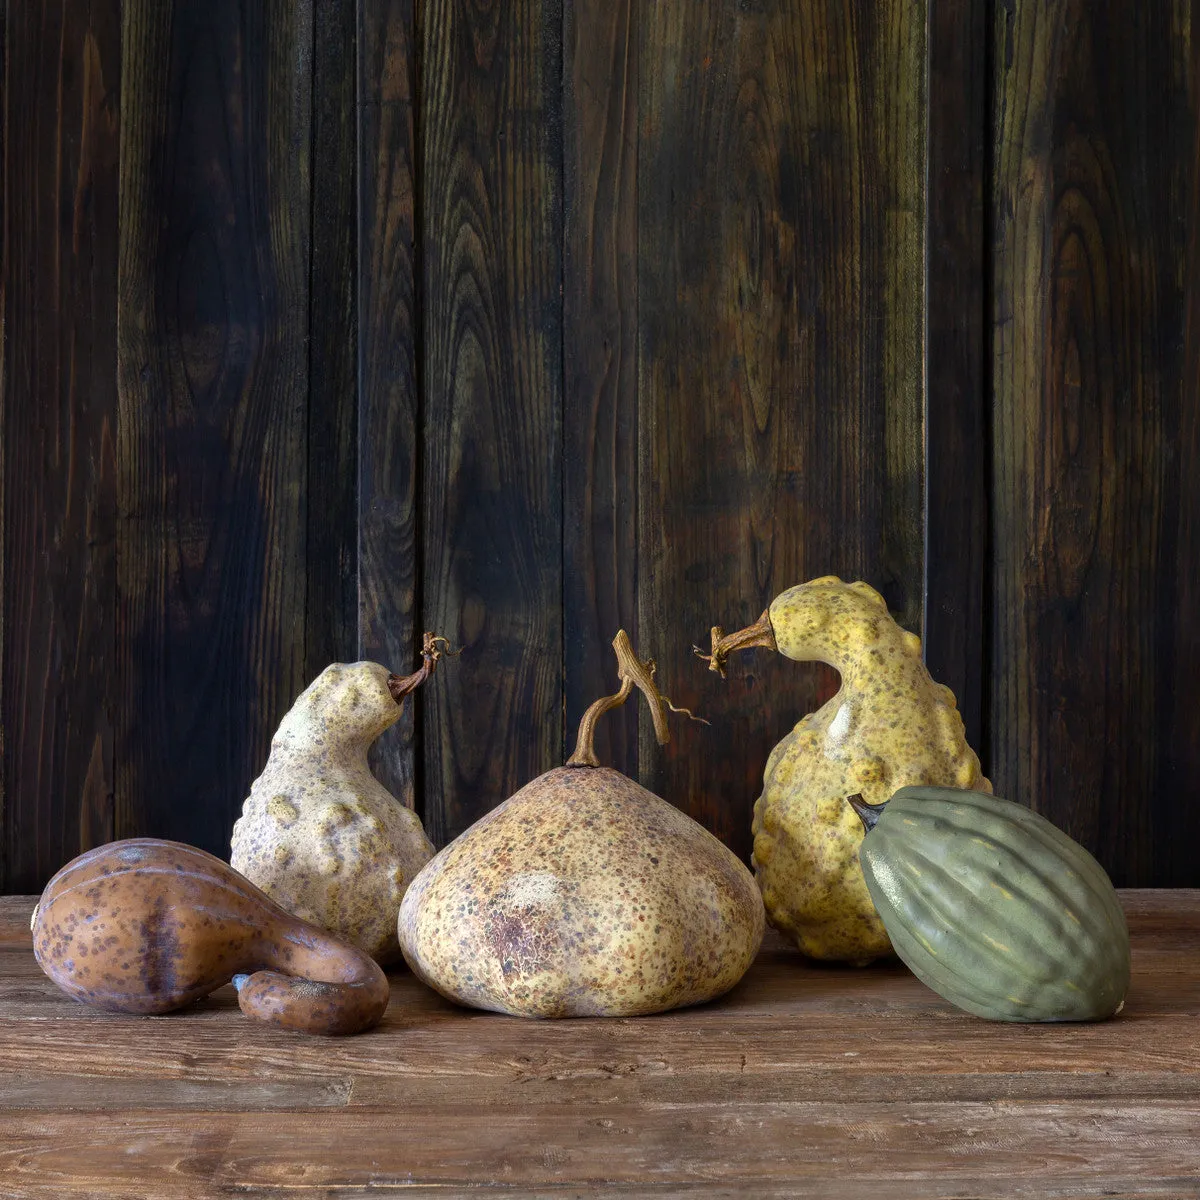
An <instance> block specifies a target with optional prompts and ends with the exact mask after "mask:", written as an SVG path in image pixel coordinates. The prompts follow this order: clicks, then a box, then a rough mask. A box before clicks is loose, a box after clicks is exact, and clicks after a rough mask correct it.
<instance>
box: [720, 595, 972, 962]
mask: <svg viewBox="0 0 1200 1200" xmlns="http://www.w3.org/2000/svg"><path fill="white" fill-rule="evenodd" d="M751 646H766V647H769V648H770V649H772V650H778V651H779V652H780V653H781V654H785V655H787V657H788V658H793V659H796V660H798V661H800V662H813V661H816V662H824V663H829V664H830V665H831V666H833V667H835V668H836V669H837V670H838V671H839V672H840V674H841V677H842V686H841V688H840V689H839V691H838V692H837V694H836V695H835V696H833V698H832V699H830V700H829V701H828V702H827V703H826V704H824V705H822V706H821V708H820V709H818V710H817V711H816V712H815V713H809V714H808V715H807V716H806V717H804V718H803V719H802V720H801V721H800V722H799V724H797V725H796V727H795V729H793V730H792V732H791V733H789V734H788V735H787V736H786V737H785V738H784V739H783V741H781V742H780V743H779V744H778V745H777V746H776V747H775V749H774V750H772V751H771V755H770V758H769V759H768V760H767V766H766V771H765V773H764V776H763V790H762V795H761V796H760V797H759V799H758V802H757V803H756V804H755V806H754V827H753V828H754V859H753V861H754V867H755V872H756V874H757V877H758V881H759V885H760V887H761V888H762V892H763V900H764V901H765V903H766V908H767V916H768V917H769V919H770V921H771V923H772V924H773V925H775V926H776V927H777V928H779V929H781V930H782V931H784V932H785V933H787V934H788V935H790V936H791V937H793V938H794V939H795V941H796V944H797V945H798V946H799V947H800V949H801V950H802V951H803V952H804V953H805V954H807V955H809V956H810V957H812V958H819V959H833V960H839V961H845V962H853V963H859V964H863V963H867V962H870V961H871V960H872V959H875V958H879V957H881V956H884V955H888V954H890V953H892V947H891V943H890V942H889V940H888V936H887V931H886V930H885V929H884V927H883V922H882V921H881V920H880V919H879V915H878V913H876V911H875V906H874V905H873V904H872V902H871V897H870V895H869V894H868V892H867V885H866V883H865V881H864V880H863V874H862V868H861V866H860V865H859V861H858V849H859V846H860V845H861V843H862V838H863V829H862V825H861V823H860V822H859V820H858V818H857V817H856V816H855V815H854V812H853V811H852V810H851V809H850V807H849V806H848V805H847V804H846V797H847V796H848V795H853V794H861V795H862V796H863V797H864V798H865V799H866V800H867V801H868V802H869V803H875V804H881V803H883V802H884V801H885V800H887V798H888V797H889V796H891V795H892V793H893V792H895V791H897V790H898V789H900V788H902V787H907V786H909V785H912V784H936V785H941V786H946V787H958V788H973V789H975V790H977V791H989V792H990V791H991V786H992V785H991V784H990V783H989V782H988V781H987V780H986V779H984V778H983V776H982V775H981V773H980V769H979V759H978V758H977V757H976V755H975V752H974V751H973V750H972V749H971V748H970V746H968V745H967V742H966V737H965V734H964V730H963V723H962V718H961V716H960V715H959V713H958V708H957V706H956V703H955V699H954V693H953V692H951V690H950V689H949V688H948V687H944V686H942V685H941V684H938V683H935V682H934V681H933V679H931V678H930V675H929V672H928V671H927V670H926V668H925V664H924V662H922V660H921V640H920V638H918V637H917V635H916V634H914V633H909V632H907V631H906V630H904V629H902V628H901V627H900V626H899V625H897V624H896V622H895V621H894V620H892V618H891V616H890V615H889V613H888V611H887V605H886V604H885V603H884V600H883V597H882V596H880V595H879V593H878V592H877V591H875V589H874V588H872V587H870V586H869V585H868V584H866V583H843V582H842V581H841V580H840V579H838V578H837V577H836V576H832V575H829V576H825V577H824V578H821V579H814V580H812V581H811V582H809V583H802V584H799V585H798V586H796V587H793V588H789V589H788V590H787V591H786V592H783V593H781V594H780V595H779V596H777V597H776V598H775V599H774V601H772V603H771V607H770V608H769V609H768V610H767V611H766V612H765V613H763V615H762V616H761V617H760V618H759V619H758V621H757V622H756V623H755V624H754V625H751V626H750V627H749V628H747V629H743V630H740V631H739V632H737V633H732V634H728V635H727V634H725V633H723V632H722V630H721V629H720V628H719V627H714V629H713V631H712V653H711V655H710V656H708V657H709V665H710V667H711V669H712V670H714V671H719V672H720V673H721V674H722V675H724V673H725V670H724V668H725V661H726V658H727V657H728V655H729V654H730V653H731V652H732V651H736V650H741V649H746V648H748V647H751Z"/></svg>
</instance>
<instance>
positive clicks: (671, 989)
mask: <svg viewBox="0 0 1200 1200" xmlns="http://www.w3.org/2000/svg"><path fill="white" fill-rule="evenodd" d="M613 645H614V648H615V649H616V651H617V659H618V662H619V664H620V675H621V689H620V691H618V692H617V694H616V695H615V696H609V697H606V698H604V699H602V700H598V701H596V703H595V704H593V705H592V707H591V708H590V709H588V711H587V713H585V714H584V718H583V721H582V723H581V725H580V730H579V742H578V745H577V747H576V750H575V753H574V754H573V755H572V756H571V758H570V760H569V761H568V764H567V765H566V766H564V767H559V768H558V769H556V770H553V771H549V772H547V773H546V774H545V775H541V776H539V777H538V778H537V779H535V780H533V781H532V782H531V783H528V784H526V786H525V787H523V788H522V789H521V790H520V791H519V792H517V793H516V794H515V795H514V796H512V797H511V798H510V799H508V800H506V801H505V802H504V803H503V804H501V805H500V806H499V807H498V808H496V809H494V810H493V811H492V812H490V813H489V814H488V815H487V816H485V817H484V818H483V819H482V820H480V821H478V822H477V823H476V824H475V825H473V826H472V827H471V828H470V829H468V830H467V831H466V832H465V833H464V834H462V835H461V836H460V837H459V838H457V839H456V840H455V841H454V842H452V843H451V844H450V845H449V846H447V847H446V848H445V849H444V850H442V851H441V853H439V854H438V855H437V856H436V857H435V858H434V859H433V860H432V861H431V862H430V863H429V864H428V865H427V866H425V867H424V868H423V869H422V871H421V873H420V874H419V875H418V876H417V878H416V880H415V881H414V882H413V884H412V887H410V888H409V890H408V894H407V895H406V896H405V897H404V903H403V904H402V905H401V908H400V923H399V930H400V945H401V947H402V948H403V950H404V956H405V958H406V959H407V960H408V963H409V965H410V966H411V967H412V969H413V971H414V972H415V973H416V974H417V976H418V977H419V978H420V979H422V980H424V981H425V982H426V983H427V984H429V985H430V986H431V987H433V988H434V989H435V990H437V991H438V992H440V993H441V994H442V995H443V996H446V997H448V998H449V999H451V1000H455V1001H457V1002H458V1003H460V1004H465V1005H469V1006H472V1007H474V1008H484V1009H490V1010H492V1011H495V1012H504V1013H512V1014H515V1015H519V1016H531V1017H575V1016H633V1015H637V1014H642V1013H653V1012H660V1011H662V1010H664V1009H669V1008H678V1007H681V1006H683V1005H688V1004H698V1003H700V1002H702V1001H705V1000H711V999H713V998H714V997H715V996H719V995H721V994H722V993H723V992H725V991H728V989H729V988H731V987H733V985H734V984H735V983H737V982H738V980H739V979H741V977H742V975H743V974H744V973H745V971H746V969H747V967H749V965H750V963H751V962H752V961H753V959H754V956H755V954H756V953H757V952H758V948H759V944H760V943H761V941H762V934H763V926H764V923H765V919H764V914H763V907H762V899H761V897H760V895H759V892H758V888H757V887H756V886H755V883H754V879H753V877H752V876H751V874H750V872H749V871H748V870H747V869H746V868H745V867H744V866H743V865H742V863H741V862H740V861H739V860H738V859H737V857H736V856H735V855H734V854H733V853H732V852H731V851H730V850H729V849H727V848H726V847H725V846H724V845H722V844H721V842H719V841H718V840H717V839H716V838H715V837H713V836H712V834H710V833H709V832H708V831H707V830H706V829H704V828H703V827H702V826H700V825H698V824H697V823H696V822H695V821H693V820H692V819H691V818H690V817H688V816H686V815H685V814H684V813H682V812H680V811H679V809H677V808H674V807H673V806H672V805H670V804H668V803H666V801H664V800H661V799H659V797H658V796H655V795H654V794H653V793H652V792H649V791H647V790H646V789H645V788H643V787H641V786H639V785H638V784H637V783H635V782H634V781H633V780H632V779H629V778H627V777H626V776H624V775H622V774H620V773H619V772H618V771H614V770H611V769H609V768H607V767H602V766H599V765H598V763H597V760H596V756H595V754H594V752H593V750H592V731H593V728H594V726H595V722H596V720H597V718H598V717H599V716H600V715H601V714H602V713H604V712H606V711H608V710H609V709H610V708H614V707H616V706H617V705H618V704H621V703H623V702H624V700H625V698H626V697H627V696H628V695H629V693H630V691H631V690H632V688H633V687H634V686H635V685H636V686H637V687H639V688H640V689H641V690H642V691H643V692H645V694H646V696H647V698H648V699H649V700H650V702H651V706H652V711H653V713H654V725H655V731H656V733H657V735H658V740H659V742H660V743H662V742H665V741H666V740H667V724H666V709H667V707H668V702H667V701H666V700H665V699H664V697H662V696H661V695H660V693H659V691H658V689H657V687H656V686H655V684H654V681H653V672H654V664H653V663H651V662H642V661H640V660H638V658H637V657H636V656H635V655H634V653H633V649H632V647H631V646H630V644H629V639H628V637H627V636H626V635H625V633H624V631H622V632H621V633H619V634H618V635H617V638H616V640H615V641H614V643H613ZM677 711H678V710H677Z"/></svg>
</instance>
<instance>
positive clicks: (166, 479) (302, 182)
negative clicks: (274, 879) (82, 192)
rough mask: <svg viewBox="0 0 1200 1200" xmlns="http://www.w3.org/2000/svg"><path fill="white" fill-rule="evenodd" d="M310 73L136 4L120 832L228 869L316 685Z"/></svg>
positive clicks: (240, 38)
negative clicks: (257, 791)
mask: <svg viewBox="0 0 1200 1200" xmlns="http://www.w3.org/2000/svg"><path fill="white" fill-rule="evenodd" d="M311 52H312V8H311V4H309V3H308V2H307V0H303V2H301V3H299V4H293V3H284V2H283V0H268V2H267V3H264V4H261V5H252V6H242V5H239V4H235V3H233V2H232V0H218V2H216V3H210V4H205V5H198V4H192V3H187V2H185V0H176V2H164V0H130V2H128V3H126V4H125V5H124V43H123V61H124V63H125V64H126V71H125V74H124V78H123V82H122V111H123V113H124V114H125V116H126V119H125V120H124V121H123V124H122V127H121V196H120V201H121V236H120V255H121V259H120V307H119V312H118V339H119V341H118V345H119V380H120V396H121V407H120V425H119V437H118V443H117V468H118V472H117V473H118V486H119V504H120V527H119V537H120V546H121V550H120V554H119V558H118V589H119V607H118V629H117V646H118V653H119V661H118V664H117V672H118V677H119V678H120V680H121V707H120V710H119V718H118V720H119V724H118V739H119V740H118V745H117V754H116V760H117V831H118V832H119V833H127V834H132V833H138V834H142V835H151V836H153V835H164V834H170V835H171V836H172V837H174V838H176V839H178V840H181V841H186V842H190V843H192V844H194V845H198V846H201V847H203V848H205V849H208V850H211V851H213V852H215V853H217V854H221V855H223V854H225V853H227V851H228V839H229V831H230V828H231V827H232V824H233V821H234V818H235V817H236V816H237V815H238V813H239V812H240V809H241V801H242V799H243V797H244V796H245V795H246V794H247V792H248V791H249V787H250V783H251V781H252V780H253V779H254V777H255V776H256V775H257V774H258V773H259V772H260V771H261V769H262V766H263V764H264V763H265V761H266V757H267V751H268V748H269V743H270V739H271V735H272V733H273V732H274V729H275V727H276V725H277V724H278V722H279V719H280V718H281V717H282V715H283V713H284V712H285V711H286V710H287V708H288V707H289V706H290V704H291V702H292V700H293V699H294V697H295V695H296V693H297V692H298V691H299V690H300V688H301V687H302V686H303V683H304V670H305V646H304V619H305V597H306V565H305V555H306V536H307V528H306V509H305V502H306V495H307V493H306V477H307V471H308V450H307V446H306V442H305V430H306V422H307V395H308V387H307V370H308V355H307V332H308V314H309V286H308V285H309V266H310V264H309V216H310V214H309V198H310V190H309V184H310V172H309V158H310V148H311V128H312V126H311V117H312V114H311V107H312V104H311V79H312V71H311Z"/></svg>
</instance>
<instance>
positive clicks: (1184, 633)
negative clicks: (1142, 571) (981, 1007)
mask: <svg viewBox="0 0 1200 1200" xmlns="http://www.w3.org/2000/svg"><path fill="white" fill-rule="evenodd" d="M1176 12H1177V21H1176V25H1177V28H1178V29H1179V30H1180V31H1179V32H1176V33H1173V36H1174V37H1182V27H1183V25H1184V24H1185V22H1184V17H1185V16H1186V15H1187V13H1188V8H1187V6H1186V4H1183V5H1182V6H1177V9H1176ZM1190 13H1191V16H1190V21H1189V22H1188V23H1187V28H1188V30H1189V32H1190V42H1188V43H1187V49H1188V51H1189V52H1190V61H1189V59H1188V58H1187V57H1184V56H1183V55H1182V54H1176V56H1175V63H1176V67H1177V68H1184V67H1186V71H1187V96H1188V99H1189V102H1190V108H1189V113H1190V120H1189V121H1188V122H1187V124H1189V125H1190V127H1191V137H1192V143H1191V153H1190V155H1187V156H1185V157H1184V158H1183V159H1182V160H1181V161H1180V162H1178V163H1176V164H1175V165H1174V168H1173V187H1172V190H1171V194H1172V197H1173V198H1174V200H1175V207H1174V208H1173V212H1172V218H1173V220H1174V221H1175V223H1176V225H1177V226H1178V224H1179V223H1180V222H1182V223H1183V224H1184V226H1185V228H1186V230H1187V233H1186V250H1185V257H1184V259H1183V261H1182V262H1181V263H1180V264H1179V267H1178V270H1179V272H1180V273H1179V275H1178V276H1177V280H1176V281H1177V283H1178V284H1179V285H1180V286H1181V287H1182V289H1183V294H1184V302H1183V308H1184V322H1183V350H1182V362H1183V367H1182V371H1181V372H1180V375H1179V379H1178V386H1179V394H1178V406H1177V408H1176V421H1177V424H1175V423H1173V426H1172V428H1171V434H1172V435H1173V437H1172V442H1173V444H1174V446H1175V458H1176V462H1177V463H1178V467H1177V469H1176V470H1175V471H1173V472H1172V473H1171V474H1170V476H1169V478H1168V481H1167V485H1166V489H1165V493H1164V498H1163V499H1164V502H1163V515H1164V521H1165V524H1166V529H1165V532H1164V547H1165V552H1164V566H1165V568H1166V569H1165V570H1164V572H1163V574H1164V575H1165V577H1166V581H1165V584H1164V590H1163V593H1162V594H1163V604H1164V607H1165V609H1166V613H1165V617H1166V620H1165V624H1166V627H1167V628H1169V629H1170V634H1169V645H1170V650H1169V652H1168V653H1167V656H1166V665H1167V669H1166V670H1164V671H1163V672H1161V674H1160V676H1159V692H1160V696H1161V697H1162V700H1161V712H1162V714H1163V728H1164V729H1165V730H1166V733H1165V736H1164V737H1163V745H1164V746H1165V747H1166V750H1167V752H1166V753H1164V754H1163V755H1162V756H1161V757H1160V759H1159V764H1158V768H1159V770H1158V789H1157V792H1156V795H1158V796H1160V797H1164V798H1168V797H1169V799H1167V800H1166V802H1165V803H1162V804H1159V805H1158V806H1157V807H1156V810H1155V814H1154V838H1155V841H1154V865H1153V870H1152V872H1151V874H1150V877H1151V878H1152V879H1153V880H1154V882H1155V883H1169V882H1175V883H1195V882H1196V881H1197V878H1198V876H1200V865H1198V864H1197V862H1196V857H1195V855H1193V854H1192V853H1191V852H1190V847H1191V846H1193V845H1195V843H1196V839H1197V837H1200V825H1198V822H1200V813H1198V812H1197V805H1196V804H1195V803H1189V802H1187V801H1183V800H1182V797H1183V796H1185V795H1188V794H1189V789H1190V794H1191V795H1192V796H1194V795H1195V789H1196V787H1197V783H1196V781H1197V780H1198V779H1200V703H1198V702H1197V695H1196V693H1197V688H1198V687H1200V683H1198V682H1197V681H1200V504H1198V503H1196V484H1195V480H1196V479H1197V477H1198V476H1200V220H1197V219H1196V214H1197V213H1198V212H1200V4H1197V3H1196V2H1195V0H1192V4H1191V9H1190ZM1172 513H1174V515H1175V519H1174V522H1172V519H1171V514H1172ZM1176 797H1179V801H1178V802H1177V800H1176Z"/></svg>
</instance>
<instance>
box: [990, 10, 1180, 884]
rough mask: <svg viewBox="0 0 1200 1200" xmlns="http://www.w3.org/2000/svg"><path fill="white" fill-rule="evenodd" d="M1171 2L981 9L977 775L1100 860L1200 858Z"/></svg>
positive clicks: (1135, 878)
mask: <svg viewBox="0 0 1200 1200" xmlns="http://www.w3.org/2000/svg"><path fill="white" fill-rule="evenodd" d="M1187 10H1188V5H1187V4H1184V3H1176V4H1157V5H1111V6H1109V5H1101V6H1095V5H1089V4H1086V3H1083V2H1082V0H1055V2H1054V3H1049V4H1042V3H1034V2H1033V0H1017V3H1015V4H1011V5H1001V6H998V7H997V9H996V25H995V28H994V30H993V38H994V44H995V57H996V71H995V96H994V104H995V112H996V116H995V128H996V175H995V180H994V184H993V195H992V228H991V231H990V233H991V238H992V242H993V246H994V251H995V260H994V261H995V265H994V277H993V294H992V297H991V305H992V307H991V319H992V322H993V326H994V328H993V355H992V371H993V378H994V391H995V441H994V455H993V475H994V499H993V512H994V527H995V533H994V557H995V572H994V573H995V582H994V595H993V601H992V610H993V614H994V615H993V631H992V636H993V647H992V654H991V661H992V664H993V669H992V680H991V707H992V745H993V754H992V758H993V761H992V769H993V772H994V775H993V778H994V781H995V785H996V789H997V791H999V792H1001V793H1002V794H1006V795H1010V796H1013V797H1014V798H1017V799H1020V800H1022V801H1025V802H1027V803H1029V804H1031V805H1033V806H1034V807H1035V808H1037V809H1038V810H1039V811H1041V812H1043V813H1045V814H1046V815H1047V816H1048V817H1050V819H1051V820H1053V821H1055V822H1056V823H1057V824H1059V825H1061V826H1062V827H1063V828H1065V829H1066V830H1067V831H1068V832H1069V833H1070V834H1071V835H1072V836H1074V837H1076V838H1078V839H1079V840H1080V841H1081V842H1083V843H1084V844H1085V845H1086V846H1088V848H1089V849H1091V850H1093V851H1094V852H1095V853H1096V854H1097V855H1098V857H1099V858H1100V860H1101V862H1102V863H1103V864H1104V865H1105V866H1106V867H1107V868H1108V870H1109V871H1110V873H1111V874H1112V875H1113V877H1114V879H1115V880H1116V881H1117V882H1119V883H1148V882H1151V881H1154V882H1166V881H1168V880H1175V881H1183V880H1187V881H1189V882H1193V883H1194V882H1196V880H1197V879H1200V866H1198V865H1197V860H1196V858H1195V856H1193V855H1190V854H1188V852H1187V850H1186V849H1185V847H1186V846H1188V845H1194V844H1195V841H1196V838H1197V837H1200V781H1198V778H1197V775H1196V774H1195V772H1194V771H1191V772H1189V771H1188V770H1187V769H1186V768H1187V765H1188V763H1189V761H1190V763H1191V765H1192V766H1193V767H1194V766H1195V763H1196V750H1195V744H1194V741H1193V743H1192V744H1191V745H1181V744H1180V743H1179V742H1178V741H1177V737H1178V735H1180V734H1183V735H1185V736H1186V734H1187V733H1188V732H1189V731H1194V730H1195V717H1194V715H1182V714H1185V713H1188V712H1189V710H1192V711H1193V712H1194V710H1195V708H1196V706H1197V704H1198V703H1200V675H1198V674H1197V671H1196V666H1197V662H1198V659H1197V653H1198V651H1197V648H1196V645H1197V639H1196V633H1197V624H1196V621H1197V618H1196V613H1195V611H1194V609H1193V611H1191V612H1189V611H1187V610H1185V609H1184V608H1182V607H1180V602H1181V599H1182V598H1183V595H1187V594H1189V593H1188V591H1187V589H1188V588H1189V586H1192V588H1193V592H1194V580H1195V578H1196V577H1197V574H1200V542H1198V540H1197V535H1196V525H1195V515H1194V514H1195V511H1196V485H1195V478H1196V471H1197V467H1198V466H1200V461H1198V458H1197V444H1196V438H1195V426H1194V424H1190V422H1193V421H1194V416H1192V415H1191V414H1192V412H1193V410H1194V408H1195V405H1196V397H1197V386H1198V385H1197V382H1196V379H1195V377H1194V375H1193V376H1192V377H1191V378H1188V377H1187V375H1186V373H1185V372H1186V367H1187V364H1188V361H1189V359H1188V354H1189V353H1190V354H1191V355H1192V356H1193V357H1192V359H1191V361H1192V362H1194V361H1195V359H1194V355H1195V349H1194V337H1195V329H1194V326H1193V328H1192V330H1191V331H1188V330H1187V322H1188V316H1187V314H1188V308H1187V305H1188V299H1189V293H1190V294H1191V295H1192V296H1194V293H1195V289H1196V287H1197V284H1196V281H1195V278H1194V276H1192V277H1189V276H1188V275H1187V274H1186V272H1185V271H1184V269H1183V267H1184V257H1185V251H1186V245H1187V243H1186V238H1187V233H1188V228H1189V226H1190V225H1193V224H1194V223H1195V216H1196V201H1197V195H1198V192H1197V183H1196V175H1195V160H1194V155H1195V146H1196V141H1195V138H1196V123H1197V95H1198V93H1200V77H1197V75H1196V74H1195V58H1194V57H1193V56H1192V51H1191V48H1190V47H1189V45H1188V42H1187V39H1186V37H1185V36H1184V33H1185V29H1186V27H1187V20H1186V18H1187V16H1188V11H1187ZM1192 30H1193V32H1192V36H1193V37H1195V26H1194V25H1193V26H1192ZM1193 302H1194V301H1193ZM1185 332H1188V333H1189V335H1190V336H1191V337H1192V338H1193V346H1192V347H1191V348H1190V349H1189V348H1188V347H1187V346H1186V341H1185V336H1184V335H1185ZM1189 430H1190V432H1188V431H1189ZM1180 433H1185V437H1184V438H1180V437H1179V434H1180ZM1183 509H1187V510H1189V513H1190V515H1189V516H1185V517H1184V518H1183V520H1182V522H1181V511H1182V510H1183ZM1189 580H1190V581H1193V584H1192V585H1189V584H1188V583H1187V582H1185V581H1189ZM1181 588H1182V589H1183V593H1182V595H1181ZM1181 660H1182V661H1183V662H1184V663H1186V670H1187V671H1188V672H1189V673H1188V674H1187V675H1181V674H1179V673H1178V667H1179V665H1180V662H1181Z"/></svg>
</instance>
